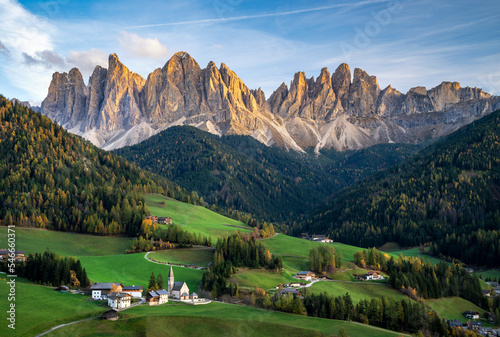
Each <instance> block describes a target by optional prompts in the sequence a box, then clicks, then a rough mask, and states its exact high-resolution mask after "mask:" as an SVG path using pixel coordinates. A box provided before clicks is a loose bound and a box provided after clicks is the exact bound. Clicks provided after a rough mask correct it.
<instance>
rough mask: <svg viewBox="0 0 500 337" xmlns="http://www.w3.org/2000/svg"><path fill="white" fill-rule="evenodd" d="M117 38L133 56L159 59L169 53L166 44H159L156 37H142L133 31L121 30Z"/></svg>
mask: <svg viewBox="0 0 500 337" xmlns="http://www.w3.org/2000/svg"><path fill="white" fill-rule="evenodd" d="M118 40H119V41H120V44H121V46H122V48H123V49H124V50H125V52H127V53H129V54H131V55H132V56H134V57H138V58H153V59H156V60H161V59H164V58H165V57H167V55H168V54H169V51H168V48H167V46H165V45H163V44H161V42H160V41H159V40H158V38H154V39H152V38H142V37H140V36H139V35H137V34H134V33H128V32H121V35H120V37H119V38H118Z"/></svg>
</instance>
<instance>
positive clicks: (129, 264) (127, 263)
mask: <svg viewBox="0 0 500 337" xmlns="http://www.w3.org/2000/svg"><path fill="white" fill-rule="evenodd" d="M144 255H145V253H138V254H122V255H108V256H82V257H81V258H80V261H81V262H82V266H83V267H85V268H86V270H87V274H88V277H89V279H90V280H91V281H92V282H120V283H122V284H124V285H140V286H143V287H144V290H146V289H147V287H148V283H149V277H150V276H151V273H152V272H154V273H155V275H158V274H161V275H162V276H163V279H164V280H165V282H166V280H167V277H168V272H169V270H170V266H167V265H163V264H158V263H153V262H150V261H147V260H146V259H145V258H144ZM202 275H203V271H201V270H196V269H190V268H183V267H174V276H175V280H176V281H184V282H186V283H187V285H188V287H189V290H190V291H191V292H193V291H195V292H196V291H198V286H199V284H200V282H201V277H202Z"/></svg>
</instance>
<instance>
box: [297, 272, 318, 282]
mask: <svg viewBox="0 0 500 337" xmlns="http://www.w3.org/2000/svg"><path fill="white" fill-rule="evenodd" d="M295 278H298V279H300V280H305V281H311V280H312V279H313V278H316V274H314V273H313V272H312V271H299V272H298V273H297V275H295Z"/></svg>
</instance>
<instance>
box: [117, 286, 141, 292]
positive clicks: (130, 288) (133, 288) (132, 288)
mask: <svg viewBox="0 0 500 337" xmlns="http://www.w3.org/2000/svg"><path fill="white" fill-rule="evenodd" d="M122 289H123V290H129V291H130V290H142V286H123V287H122Z"/></svg>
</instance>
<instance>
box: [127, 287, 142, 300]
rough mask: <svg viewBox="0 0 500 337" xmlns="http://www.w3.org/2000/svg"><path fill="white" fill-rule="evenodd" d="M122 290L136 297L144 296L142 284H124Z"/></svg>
mask: <svg viewBox="0 0 500 337" xmlns="http://www.w3.org/2000/svg"><path fill="white" fill-rule="evenodd" d="M122 290H123V292H124V293H127V294H129V295H130V296H132V297H134V298H141V297H142V286H134V285H132V286H123V287H122Z"/></svg>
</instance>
